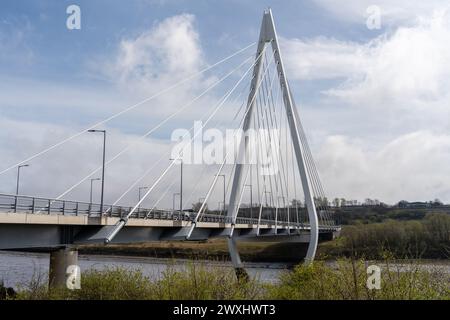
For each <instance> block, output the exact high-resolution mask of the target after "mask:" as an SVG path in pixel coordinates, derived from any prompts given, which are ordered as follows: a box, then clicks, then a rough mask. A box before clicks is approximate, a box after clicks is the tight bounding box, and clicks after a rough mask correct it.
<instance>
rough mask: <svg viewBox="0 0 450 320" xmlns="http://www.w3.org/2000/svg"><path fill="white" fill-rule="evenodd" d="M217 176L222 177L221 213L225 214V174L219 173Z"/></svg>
mask: <svg viewBox="0 0 450 320" xmlns="http://www.w3.org/2000/svg"><path fill="white" fill-rule="evenodd" d="M218 176H219V177H222V178H223V214H224V215H225V196H226V195H225V175H224V174H219V175H218Z"/></svg>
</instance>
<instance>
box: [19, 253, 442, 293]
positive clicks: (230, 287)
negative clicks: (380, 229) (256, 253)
mask: <svg viewBox="0 0 450 320" xmlns="http://www.w3.org/2000/svg"><path fill="white" fill-rule="evenodd" d="M379 265H380V266H381V268H382V273H381V275H382V280H381V289H380V290H369V289H367V287H366V281H367V274H366V266H367V264H366V263H365V262H364V261H362V260H358V261H355V260H349V259H341V260H338V261H337V262H336V263H334V264H326V263H325V262H315V263H314V264H312V265H309V266H305V265H299V266H297V267H296V268H295V269H294V270H292V271H285V272H284V273H283V274H282V276H281V277H280V280H279V282H278V283H274V284H264V283H262V282H260V281H258V279H254V280H249V281H239V280H237V279H236V277H235V275H234V271H233V270H232V269H231V268H224V267H205V266H203V265H198V264H195V263H192V264H190V265H189V266H187V268H186V269H185V270H183V271H181V270H179V271H177V270H175V269H174V268H172V267H171V266H169V267H168V269H167V271H166V272H164V273H163V275H162V276H160V277H158V278H155V277H146V276H144V275H143V274H142V273H141V272H140V271H138V270H126V269H121V268H115V269H108V270H104V271H96V270H90V271H88V272H85V273H84V274H83V276H82V288H81V289H80V290H74V291H69V290H65V289H60V290H55V289H52V290H48V289H47V286H46V285H44V284H42V283H38V282H36V281H33V282H32V283H31V284H30V285H28V286H27V287H24V288H22V289H20V290H19V292H18V294H17V296H16V299H34V300H36V299H58V300H61V299H64V300H66V299H71V300H99V299H107V300H122V299H139V300H143V299H152V300H163V299H182V300H184V299H200V300H215V299H217V300H234V299H248V300H254V299H450V291H449V290H450V288H449V283H450V279H449V275H448V274H445V273H442V272H439V271H438V270H426V271H425V270H422V269H421V268H420V266H419V265H416V264H410V265H409V266H408V268H406V269H404V270H400V269H399V268H400V267H398V266H394V265H391V263H390V260H386V261H384V262H382V263H379Z"/></svg>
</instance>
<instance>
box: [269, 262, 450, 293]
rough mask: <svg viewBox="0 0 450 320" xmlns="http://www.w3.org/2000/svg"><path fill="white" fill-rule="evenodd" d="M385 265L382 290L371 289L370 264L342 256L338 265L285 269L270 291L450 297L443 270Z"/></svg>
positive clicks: (300, 266)
mask: <svg viewBox="0 0 450 320" xmlns="http://www.w3.org/2000/svg"><path fill="white" fill-rule="evenodd" d="M377 265H379V266H380V267H381V286H380V289H379V290H377V289H372V290H369V289H368V288H367V277H368V275H367V272H366V270H367V266H368V265H367V263H366V262H364V261H363V260H357V261H355V260H348V259H341V260H338V261H337V262H336V264H335V265H334V266H330V265H327V264H326V263H325V262H323V261H317V262H314V264H311V265H299V266H297V267H296V268H295V269H294V270H293V271H292V272H285V273H283V274H282V276H281V277H280V283H279V284H278V285H273V286H270V287H269V288H268V290H267V296H266V297H267V298H269V299H290V300H311V299H314V300H374V299H383V300H394V299H400V300H412V299H421V300H429V299H450V287H449V286H450V285H449V283H450V282H449V281H450V277H449V275H448V274H445V273H444V272H443V271H439V270H424V269H423V268H421V267H420V266H419V265H417V264H408V265H406V266H401V265H391V264H390V263H389V261H385V262H383V263H377Z"/></svg>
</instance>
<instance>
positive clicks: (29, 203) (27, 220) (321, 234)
mask: <svg viewBox="0 0 450 320" xmlns="http://www.w3.org/2000/svg"><path fill="white" fill-rule="evenodd" d="M255 46H256V55H255V54H252V55H251V56H246V54H247V53H248V52H249V50H254V49H255ZM242 56H244V57H245V59H244V60H243V61H241V62H240V63H239V64H237V65H236V66H234V67H233V68H232V70H231V71H229V72H226V73H225V74H223V75H222V76H217V75H216V78H215V79H216V80H215V81H213V82H212V83H211V84H210V85H209V86H208V87H207V88H206V89H205V90H204V91H203V92H201V93H200V94H199V95H198V96H196V97H195V98H194V99H192V100H191V101H189V102H187V103H186V104H184V105H182V106H179V107H178V108H177V109H176V110H175V111H174V112H173V113H172V114H170V115H169V116H168V117H166V118H165V119H163V120H162V121H161V122H160V123H158V124H157V125H155V126H153V127H152V128H150V129H149V130H148V131H147V132H145V134H143V135H142V136H140V137H139V138H138V139H137V140H139V141H142V140H144V139H146V138H148V137H151V136H152V134H155V133H156V132H158V130H161V128H163V127H164V126H165V125H167V124H169V123H171V122H172V121H177V120H178V119H179V118H180V117H181V118H182V117H183V114H184V113H186V112H189V111H190V108H195V106H196V104H197V103H199V101H201V99H202V98H204V97H205V96H206V95H207V94H208V93H209V92H210V91H211V90H213V89H214V88H216V89H217V88H219V87H221V86H224V84H225V83H226V82H230V79H231V78H232V77H236V76H237V78H239V79H238V80H237V81H236V82H234V83H232V84H231V86H229V87H228V88H227V89H226V90H225V94H224V95H223V96H222V97H221V98H220V99H219V100H218V101H217V103H215V104H214V105H213V106H211V107H209V110H207V111H206V113H205V114H204V115H203V116H202V118H201V119H200V120H201V121H200V122H199V123H197V124H194V126H193V127H192V128H191V129H190V130H186V131H185V132H184V133H182V134H180V136H179V143H178V144H177V146H176V148H174V149H172V152H171V154H170V157H171V158H170V159H171V160H170V163H169V165H167V166H165V167H164V166H163V169H162V170H160V172H158V174H157V175H156V176H155V177H154V178H153V179H149V175H150V173H152V172H154V171H155V170H156V169H157V168H158V166H160V165H161V164H163V160H164V159H165V160H167V158H168V155H167V154H164V155H162V156H161V158H160V159H159V160H157V161H155V162H154V163H151V164H150V166H149V168H148V169H147V170H146V171H145V172H142V175H140V176H139V178H138V179H135V181H133V183H131V184H130V185H128V186H126V187H125V188H124V192H123V193H122V194H121V195H120V196H119V197H118V198H117V199H116V200H115V201H114V202H113V203H106V202H105V203H104V201H103V199H104V197H103V189H104V188H103V187H104V185H105V170H106V171H107V170H108V167H109V166H110V165H111V164H112V163H113V162H118V161H119V160H120V157H121V156H122V155H124V154H126V153H127V152H130V151H131V150H132V147H133V144H130V145H127V146H126V147H125V148H123V149H122V150H121V151H120V152H118V153H116V154H115V155H113V156H112V157H108V158H106V157H105V147H106V130H100V128H102V126H104V125H105V124H107V123H108V122H110V121H111V120H113V119H116V118H118V117H120V116H122V115H124V114H126V113H128V112H131V111H133V110H134V109H136V108H138V107H140V106H141V105H144V104H145V103H147V102H149V101H152V100H153V99H156V98H157V97H159V96H161V95H167V94H174V93H176V90H177V88H179V87H180V86H182V85H183V84H186V83H189V82H190V81H192V80H193V79H195V77H198V76H199V75H201V74H203V73H206V72H211V71H213V70H214V69H215V68H217V67H218V66H220V65H222V64H224V63H226V62H228V61H230V60H231V59H234V58H242ZM214 121H215V128H221V129H224V128H225V129H228V128H230V129H234V130H232V131H231V134H230V135H229V136H227V138H226V139H219V138H218V137H217V130H216V131H214V132H211V131H210V132H209V133H208V134H209V135H210V137H209V138H210V141H211V140H212V137H213V136H215V138H216V139H215V142H216V143H217V145H216V146H218V147H217V148H215V149H211V146H210V149H211V150H209V151H211V152H209V153H208V152H205V150H201V151H200V153H199V152H198V150H196V148H195V143H196V141H198V139H199V138H201V135H202V134H203V130H207V129H208V128H209V129H211V128H214V127H213V123H214ZM230 123H231V124H230ZM199 129H200V130H199ZM87 132H98V133H103V138H104V140H103V165H102V166H100V167H98V168H97V169H95V170H94V171H92V172H91V173H89V174H88V175H86V176H85V177H83V178H82V179H81V180H79V181H77V182H76V183H75V184H73V185H72V186H70V187H69V188H68V189H67V190H65V191H64V192H62V193H61V194H60V195H58V196H56V197H53V198H42V197H36V196H29V195H22V194H20V193H19V188H18V186H19V174H20V169H21V168H22V167H24V166H26V165H28V164H29V163H32V162H33V161H35V159H37V158H39V157H41V156H42V155H44V154H48V153H51V152H53V151H54V150H55V149H57V148H59V147H61V146H62V145H64V144H67V143H70V141H72V140H74V139H76V138H78V137H80V136H81V135H83V134H85V133H87ZM219 142H220V143H219ZM205 149H206V148H205ZM199 154H200V156H199ZM205 155H207V156H209V160H211V161H209V162H208V161H205ZM205 162H207V163H205ZM187 165H189V166H190V167H194V166H195V167H196V168H197V170H198V171H199V172H198V174H196V175H195V177H196V179H194V180H195V181H191V182H188V183H186V181H185V182H184V184H183V166H184V167H186V166H187ZM180 169H181V170H180ZM12 170H17V192H16V194H6V193H5V194H0V249H25V248H48V249H51V248H53V249H54V248H70V247H71V246H73V245H76V244H86V243H104V244H106V245H107V244H109V243H132V242H146V241H162V240H182V241H189V240H191V241H194V240H206V239H209V238H213V237H224V238H226V239H227V241H228V246H229V252H230V257H231V259H232V262H233V265H234V267H235V268H236V269H237V270H241V269H242V262H241V260H240V257H239V253H238V250H237V245H236V241H239V240H252V241H258V240H264V241H293V242H302V243H305V244H307V252H306V255H305V260H306V261H312V260H313V259H314V256H315V253H316V249H317V244H318V241H319V239H322V238H323V239H329V238H332V237H333V235H334V234H335V233H336V232H338V231H339V230H340V228H339V226H337V225H336V223H335V220H334V218H333V213H332V210H330V208H329V207H328V202H327V200H326V196H325V192H324V188H323V186H322V184H321V181H320V178H319V174H318V172H317V168H316V165H315V162H314V160H313V157H312V153H311V150H310V148H309V146H308V142H307V139H306V135H305V132H304V129H303V127H302V124H301V121H300V116H299V113H298V110H297V107H296V105H295V102H294V99H293V95H292V92H291V89H290V86H289V82H288V80H287V77H286V72H285V68H284V65H283V60H282V55H281V51H280V46H279V42H278V38H277V33H276V30H275V24H274V20H273V16H272V12H271V11H270V10H267V11H265V12H264V15H263V20H262V24H261V30H260V38H259V40H258V42H257V43H255V44H251V45H249V46H247V47H245V48H243V49H240V50H238V51H237V52H235V53H233V54H231V55H230V56H228V57H226V58H224V59H222V60H220V61H218V62H217V63H215V64H212V65H210V66H208V67H206V68H205V69H203V70H201V71H199V72H198V73H196V74H193V75H190V76H189V77H187V78H185V79H183V80H181V81H179V82H177V83H175V84H174V85H172V86H170V87H169V88H167V89H165V90H162V91H160V92H158V93H157V94H155V95H153V96H152V97H149V98H147V99H145V100H143V101H141V102H139V103H137V104H135V105H132V106H129V107H127V108H125V109H123V110H121V111H120V112H118V113H116V114H114V115H112V116H110V117H108V118H106V119H104V120H102V121H100V122H98V123H95V124H93V125H91V126H89V127H88V128H85V129H83V130H81V131H80V132H77V133H76V134H74V135H72V136H69V137H67V138H65V139H63V140H61V141H59V142H57V143H56V144H53V145H51V146H49V147H47V148H46V149H44V150H41V151H39V152H38V153H36V154H34V155H32V156H29V157H27V158H26V159H24V160H22V161H20V162H18V163H16V164H13V165H10V166H8V167H7V168H5V169H3V170H2V171H0V174H4V173H6V172H9V171H12ZM185 170H186V169H185ZM192 170H194V169H192ZM211 170H212V171H213V172H214V174H210V172H211ZM178 172H180V174H179V175H178V176H176V175H175V173H176V174H178ZM100 173H101V174H102V179H101V182H102V197H101V203H99V204H98V203H92V200H91V201H90V202H79V201H70V200H68V199H69V194H70V193H71V192H72V191H73V190H75V189H76V188H78V187H79V186H80V185H82V184H83V183H85V182H87V181H89V180H90V181H91V190H92V183H93V180H96V179H92V178H93V177H94V176H96V175H97V174H100ZM124 174H126V173H124ZM227 177H228V179H227ZM61 178H62V179H64V177H61ZM226 180H228V182H227V181H226ZM143 182H146V183H148V186H146V187H145V188H144V187H140V185H141V184H142V183H143ZM106 183H107V182H106ZM178 183H180V186H179V189H178V192H177V193H174V194H172V193H170V191H171V190H173V188H174V187H175V186H176V184H178ZM205 186H206V187H205ZM137 188H139V201H138V202H137V203H134V204H132V205H131V206H124V205H123V204H121V202H122V201H123V199H124V198H125V197H126V196H127V195H128V194H129V193H130V192H131V191H134V190H136V189H137ZM141 189H142V190H141ZM141 191H144V192H142V194H141ZM186 194H188V195H189V196H188V198H187V199H186V198H185V195H186ZM195 195H202V198H200V199H199V201H198V202H197V203H196V205H194V206H193V208H188V207H187V206H186V204H188V203H190V202H192V199H193V197H195ZM177 197H178V198H177ZM168 198H169V201H170V198H172V200H173V206H172V208H171V209H162V204H163V203H164V201H165V202H167V201H168V200H167V199H168ZM91 199H92V196H91ZM149 199H152V201H151V203H149ZM219 199H220V201H217V200H219ZM175 200H178V201H175ZM178 203H179V205H178ZM213 203H216V204H217V203H218V206H217V208H214V207H215V206H214V205H213ZM210 207H211V208H210ZM64 252H65V253H64ZM58 254H60V255H61V254H62V257H65V258H62V259H60V261H66V260H67V259H68V260H70V259H73V258H68V257H70V256H72V257H73V251H71V253H70V254H69V253H67V251H63V253H58ZM293 254H296V253H295V252H293ZM68 263H69V262H61V263H60V264H61V265H63V266H65V265H67V264H68ZM60 264H58V263H57V265H60ZM53 269H55V270H56V269H57V267H56V266H54V267H53ZM63 273H64V272H63ZM55 277H56V278H57V276H54V278H55ZM55 281H56V280H55Z"/></svg>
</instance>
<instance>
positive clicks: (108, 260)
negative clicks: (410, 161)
mask: <svg viewBox="0 0 450 320" xmlns="http://www.w3.org/2000/svg"><path fill="white" fill-rule="evenodd" d="M188 263H190V261H189V260H183V259H177V260H173V259H161V258H149V257H129V256H109V255H79V256H78V264H79V266H80V268H81V272H83V271H85V270H89V269H97V270H103V269H105V268H113V267H123V268H126V269H130V270H133V269H134V270H136V269H138V270H140V271H142V273H143V274H145V275H146V276H149V277H158V276H160V275H161V274H162V273H163V272H164V270H167V268H169V267H173V268H175V269H176V270H185V269H186V267H187V265H188ZM197 263H201V264H203V265H205V266H215V267H223V268H231V264H230V263H226V262H215V261H200V262H197ZM329 264H330V266H333V265H334V262H332V261H331V262H329ZM409 266H410V264H408V263H406V262H405V263H393V264H390V266H389V267H390V268H396V269H397V268H398V270H407V269H408V268H409ZM48 267H49V254H47V253H29V252H11V251H0V283H1V281H3V282H4V285H5V286H7V287H13V288H16V289H17V288H18V287H21V286H26V285H27V284H29V283H30V281H31V280H32V279H33V277H36V276H39V275H40V276H41V277H42V276H44V277H47V274H48ZM245 267H246V270H247V272H248V273H249V274H250V276H251V277H253V278H256V279H258V280H261V281H263V282H269V283H270V282H272V283H273V282H276V281H277V280H278V278H279V276H280V274H281V273H282V272H283V271H285V270H287V268H288V265H286V264H281V263H280V264H277V263H246V264H245ZM380 267H382V268H383V264H380ZM420 267H421V268H422V269H424V270H430V271H431V270H433V271H436V270H438V271H440V272H443V273H447V274H450V262H449V260H438V261H431V260H430V261H427V260H424V261H421V262H420Z"/></svg>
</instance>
